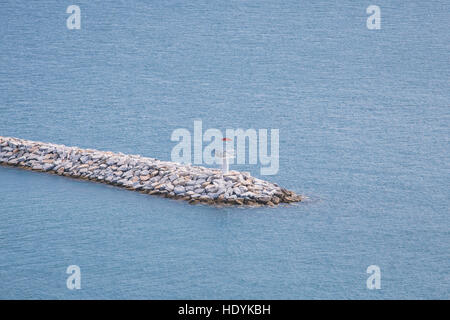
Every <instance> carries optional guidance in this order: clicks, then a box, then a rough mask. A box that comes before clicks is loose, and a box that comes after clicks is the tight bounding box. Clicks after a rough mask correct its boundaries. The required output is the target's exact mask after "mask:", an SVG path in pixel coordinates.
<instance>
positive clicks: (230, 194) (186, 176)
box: [0, 136, 302, 206]
mask: <svg viewBox="0 0 450 320" xmlns="http://www.w3.org/2000/svg"><path fill="white" fill-rule="evenodd" d="M0 164H2V165H9V166H17V167H21V168H24V169H30V170H34V171H42V172H49V173H54V174H58V175H61V176H67V177H72V178H79V179H87V180H93V181H97V182H102V183H107V184H111V185H116V186H120V187H124V188H127V189H129V190H135V191H140V192H143V193H148V194H151V195H160V196H164V197H168V198H174V199H181V200H185V201H189V203H206V204H211V205H248V206H260V205H269V206H274V205H278V204H281V203H291V202H298V201H302V196H300V195H297V194H295V193H294V192H292V191H289V190H286V189H284V188H281V187H279V186H278V185H277V184H275V183H271V182H268V181H264V180H261V179H258V178H254V177H252V176H251V175H250V174H249V173H248V172H238V171H230V172H229V173H228V174H222V171H221V170H219V169H211V168H205V167H201V166H191V165H183V164H179V163H176V162H169V161H160V160H157V159H153V158H146V157H141V156H139V155H125V154H123V153H113V152H109V151H99V150H93V149H81V148H77V147H67V146H64V145H57V144H51V143H43V142H37V141H30V140H23V139H18V138H11V137H1V136H0Z"/></svg>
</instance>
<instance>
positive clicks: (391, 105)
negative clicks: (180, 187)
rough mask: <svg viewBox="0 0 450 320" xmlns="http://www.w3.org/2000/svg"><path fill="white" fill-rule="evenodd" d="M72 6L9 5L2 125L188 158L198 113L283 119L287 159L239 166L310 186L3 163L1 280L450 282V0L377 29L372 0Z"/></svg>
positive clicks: (425, 294)
mask: <svg viewBox="0 0 450 320" xmlns="http://www.w3.org/2000/svg"><path fill="white" fill-rule="evenodd" d="M67 5H68V4H65V3H61V2H60V1H48V0H44V1H39V2H32V3H28V2H25V1H23V2H20V1H19V2H8V3H2V4H0V37H1V41H0V115H1V121H0V135H2V136H10V137H19V138H23V139H31V140H37V141H44V142H51V143H60V144H65V145H69V146H71V145H73V146H79V147H83V148H95V149H99V150H111V151H114V152H123V153H126V154H141V155H143V156H148V157H154V158H158V159H161V160H170V153H171V150H172V147H173V146H174V145H175V143H173V142H171V141H170V136H171V133H172V132H173V130H175V129H177V128H187V129H189V130H192V129H193V122H194V120H202V121H203V126H204V130H206V129H207V128H218V129H220V130H222V131H224V130H225V129H226V128H256V129H259V128H269V129H270V128H278V129H280V170H279V172H278V174H277V175H275V176H272V177H268V176H263V177H261V176H259V167H258V166H250V165H239V166H238V165H234V166H232V169H236V170H242V171H250V172H251V174H252V175H254V176H257V177H258V176H259V177H260V178H262V179H265V180H270V181H273V182H276V183H278V184H279V185H280V186H283V187H286V188H288V189H290V190H294V191H296V192H297V193H300V194H305V195H307V196H308V197H309V198H310V200H309V201H307V202H305V203H301V204H297V205H290V206H284V207H276V208H252V209H245V208H230V207H226V208H215V207H208V206H192V205H189V204H186V203H184V202H180V201H174V200H170V199H165V198H160V197H152V196H149V195H145V194H140V193H138V192H131V191H127V190H123V189H120V188H116V187H113V186H108V185H104V184H98V183H92V182H89V181H79V180H74V179H68V178H64V177H60V176H56V175H49V174H44V173H37V172H31V171H25V170H21V169H17V168H9V167H3V166H0V194H1V197H0V220H1V223H0V298H2V299H4V298H13V299H26V298H38V299H87V298H91V299H97V298H125V299H127V298H136V299H141V298H154V299H166V298H172V299H178V298H188V299H189V298H195V299H204V298H218V299H227V298H236V299H238V298H255V299H257V298H264V299H282V298H286V299H299V298H314V299H315V298H330V299H334V298H337V299H343V298H353V299H358V298H361V299H368V298H374V299H379V298H447V299H448V298H449V291H450V290H449V287H450V285H449V284H450V278H449V275H448V270H449V268H450V263H449V257H450V250H449V246H448V243H449V242H450V232H449V215H448V209H449V204H450V200H449V196H448V193H449V189H450V179H449V178H450V167H449V163H450V159H449V154H450V153H449V144H448V143H449V125H450V123H449V122H450V113H449V101H450V93H449V90H448V82H449V77H450V69H449V68H450V67H449V64H448V61H449V60H450V59H449V58H450V57H449V52H450V35H449V33H448V31H447V30H448V29H449V27H450V25H449V19H448V12H449V9H450V8H449V4H448V3H447V2H445V1H428V2H423V1H409V2H407V3H398V2H397V1H395V2H394V1H382V2H380V3H378V5H379V6H380V7H381V10H382V29H381V30H378V31H369V30H367V28H366V26H365V23H366V17H367V15H366V14H365V9H366V7H367V6H368V5H369V4H359V3H354V1H341V2H339V3H337V2H335V1H324V2H321V3H320V4H319V3H314V4H305V3H301V2H298V1H287V2H283V3H282V4H281V3H279V2H276V1H263V2H258V3H252V2H241V1H231V2H220V1H212V2H211V1H208V2H206V1H205V2H196V3H191V4H187V3H184V2H181V1H176V2H170V3H167V2H157V3H152V4H149V3H144V2H142V1H135V0H130V1H126V2H122V1H114V2H112V3H108V4H107V5H106V4H105V3H102V2H92V1H78V2H77V5H79V6H80V8H81V14H82V29H81V30H70V31H69V30H67V29H66V26H65V23H66V22H65V19H66V17H67V16H68V15H67V14H66V13H65V10H66V8H67ZM105 6H107V7H105ZM73 264H75V265H78V266H80V268H81V274H82V278H81V279H82V280H81V286H82V289H81V290H73V291H71V290H68V289H67V287H66V279H67V277H68V275H67V274H66V268H67V266H69V265H73ZM369 265H378V266H379V267H380V268H381V273H382V284H381V285H382V289H381V290H368V289H367V287H366V279H367V277H368V276H369V275H368V274H366V269H367V267H368V266H369Z"/></svg>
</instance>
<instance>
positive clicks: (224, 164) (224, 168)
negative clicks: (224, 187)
mask: <svg viewBox="0 0 450 320" xmlns="http://www.w3.org/2000/svg"><path fill="white" fill-rule="evenodd" d="M222 172H223V173H224V174H227V173H228V157H227V154H226V153H225V152H224V153H223V158H222Z"/></svg>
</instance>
